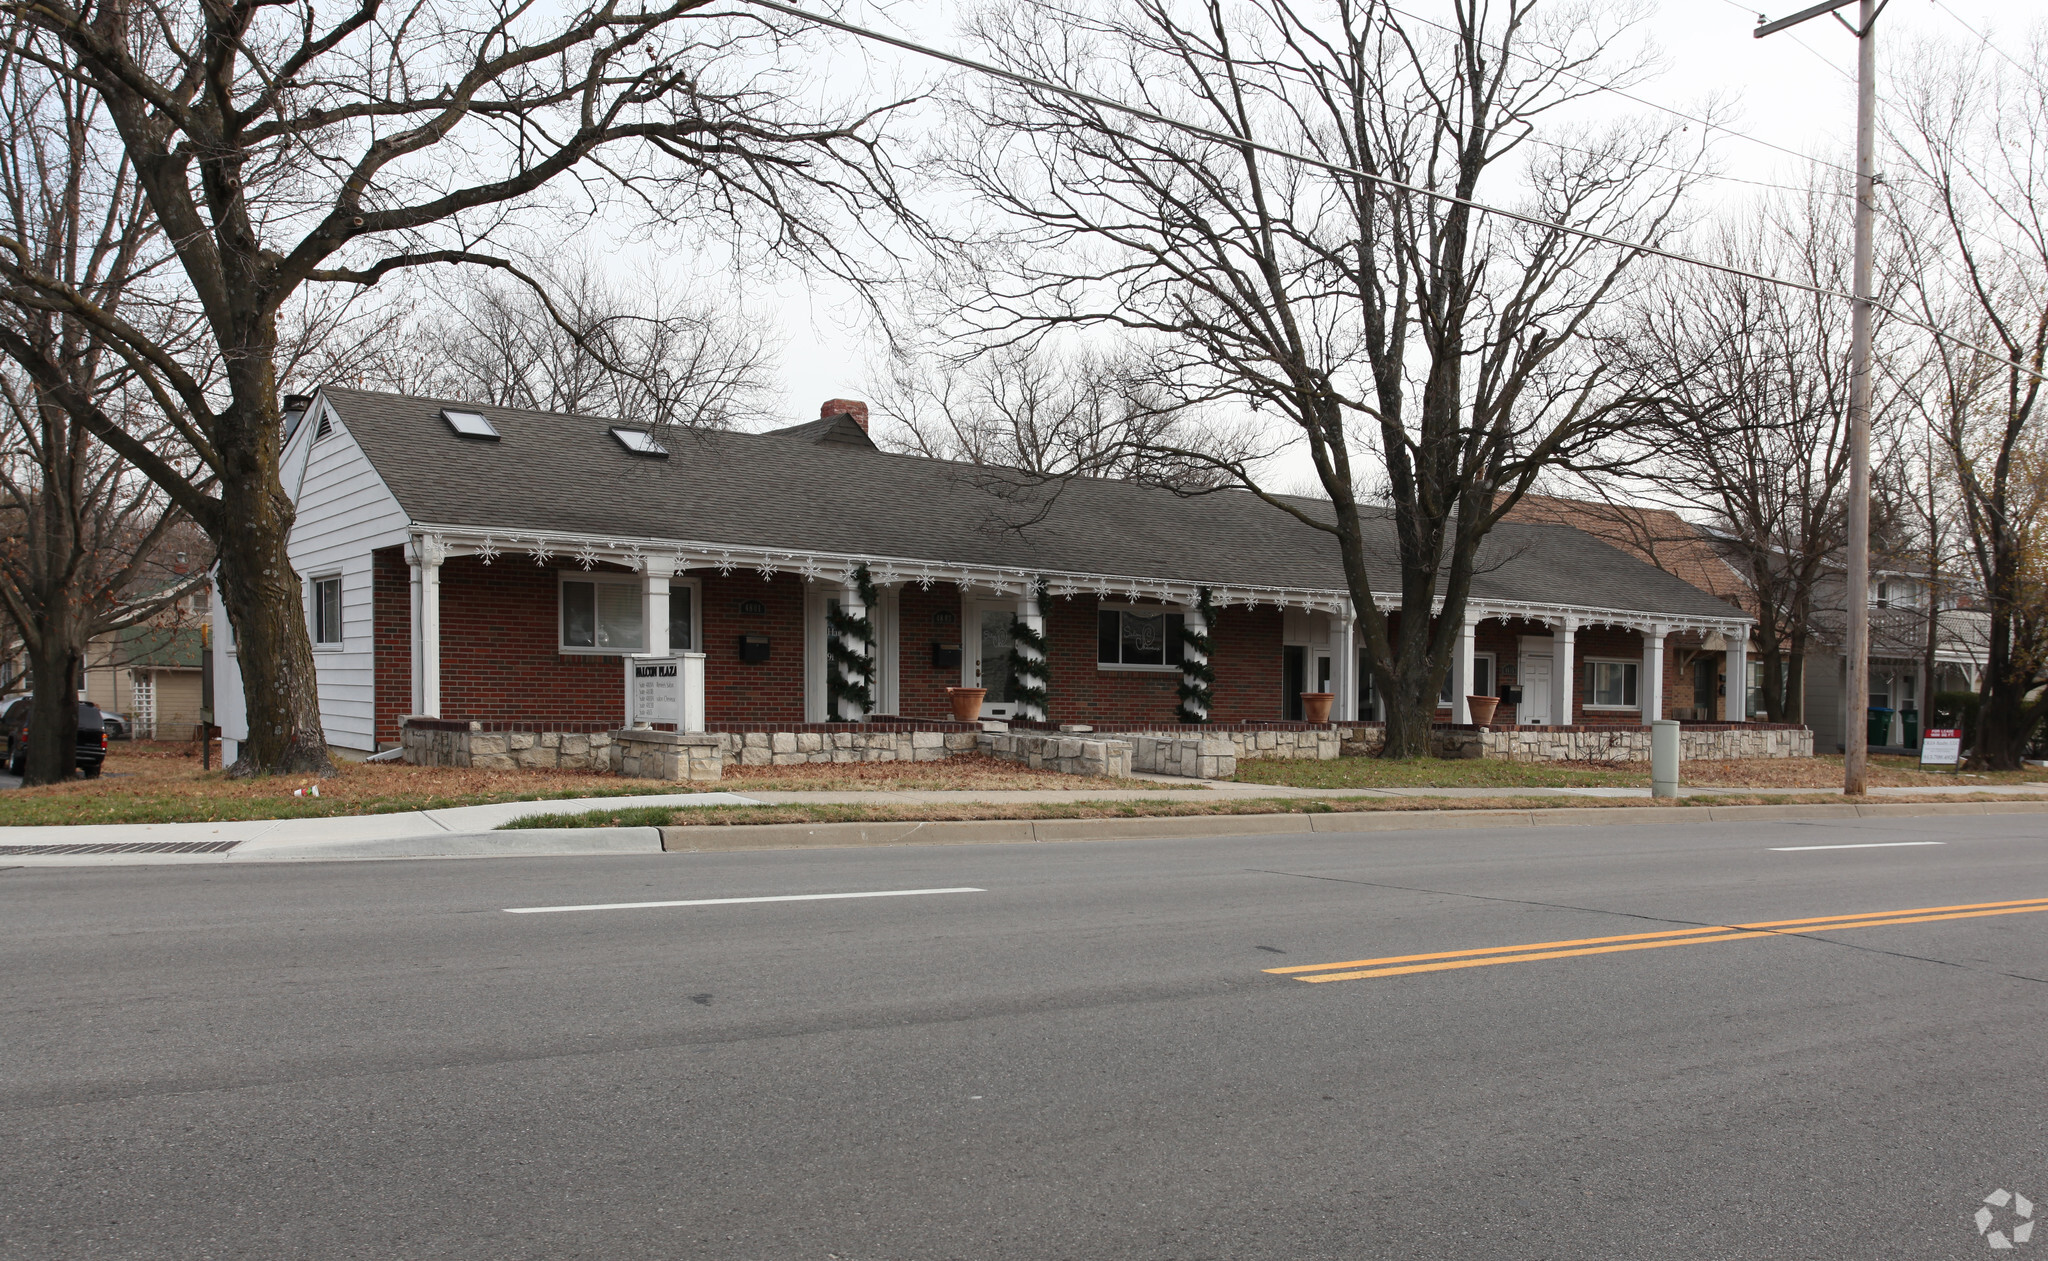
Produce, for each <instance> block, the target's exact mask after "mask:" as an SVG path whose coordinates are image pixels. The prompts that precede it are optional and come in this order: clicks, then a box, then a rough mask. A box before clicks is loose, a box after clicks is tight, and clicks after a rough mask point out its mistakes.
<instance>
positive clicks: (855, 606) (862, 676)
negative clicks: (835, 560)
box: [826, 582, 875, 722]
mask: <svg viewBox="0 0 2048 1261" xmlns="http://www.w3.org/2000/svg"><path fill="white" fill-rule="evenodd" d="M839 608H840V611H841V612H843V613H845V614H846V616H848V617H850V618H852V619H854V620H855V621H859V620H861V619H862V618H865V617H867V616H868V606H867V602H866V601H864V600H863V599H861V594H860V584H859V583H857V582H847V583H843V584H842V585H841V586H840V588H839ZM844 647H845V648H847V649H848V650H849V651H851V652H852V653H853V655H854V656H856V657H860V658H863V659H868V658H870V657H871V656H872V654H873V653H874V645H872V644H868V643H863V642H862V641H860V640H859V639H853V638H849V639H847V640H845V641H844ZM826 651H827V652H828V653H829V652H830V651H831V647H830V640H829V638H828V640H827V646H826ZM870 664H872V663H870ZM841 668H842V669H845V668H847V667H846V666H845V664H844V663H843V662H842V663H841ZM827 673H828V676H829V670H828V672H827ZM873 675H874V671H873V670H872V669H871V668H870V669H865V670H861V671H859V672H858V673H857V674H853V675H850V676H849V677H848V678H847V680H846V681H847V682H848V683H861V682H865V683H866V684H867V686H868V692H869V694H870V695H872V694H873V692H874V687H875V680H874V677H873ZM826 704H827V709H826V717H828V718H829V717H832V716H833V715H832V712H831V711H832V708H834V707H835V706H834V703H833V702H832V701H831V700H830V698H828V699H827V702H826ZM837 706H838V707H841V708H840V712H839V714H838V718H839V721H841V722H862V721H864V720H865V719H866V718H867V716H868V711H867V709H866V707H865V706H862V705H860V704H859V703H857V702H855V701H851V700H842V701H840V702H838V703H837Z"/></svg>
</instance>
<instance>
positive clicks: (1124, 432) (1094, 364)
mask: <svg viewBox="0 0 2048 1261" xmlns="http://www.w3.org/2000/svg"><path fill="white" fill-rule="evenodd" d="M869 394H870V397H872V398H874V399H875V401H876V402H875V406H876V410H877V411H878V412H879V413H880V414H881V415H882V416H883V417H884V418H885V419H886V420H887V421H889V422H891V423H890V424H889V425H888V426H886V427H885V428H884V429H883V431H882V433H881V434H880V436H879V441H880V444H881V445H882V446H883V447H884V448H890V449H895V450H901V451H910V452H915V453H916V454H918V455H922V456H926V457H929V458H932V459H940V460H958V461H961V462H963V463H968V464H977V465H987V466H993V467H997V468H1002V469H1006V470H1019V471H1022V472H1024V473H1027V474H1030V475H1032V476H1034V477H1038V478H1049V479H1056V478H1060V477H1067V476H1074V475H1080V476H1088V477H1113V478H1120V479H1122V480H1125V481H1143V482H1150V483H1153V484H1156V485H1167V486H1174V487H1178V488H1182V489H1191V488H1202V487H1210V486H1215V485H1217V484H1219V483H1220V482H1221V481H1223V480H1224V479H1223V477H1222V475H1221V474H1220V473H1219V472H1218V468H1219V466H1220V465H1222V464H1224V463H1227V462H1230V461H1243V460H1249V459H1251V458H1253V456H1254V453H1255V451H1256V448H1257V443H1256V441H1255V440H1254V436H1253V435H1252V434H1250V433H1248V432H1246V431H1245V430H1244V429H1243V428H1242V427H1241V426H1239V427H1233V426H1221V427H1218V426H1211V425H1204V424H1201V423H1199V422H1198V421H1196V420H1195V419H1194V418H1193V417H1191V416H1188V415H1186V414H1184V413H1183V412H1181V411H1180V410H1179V409H1177V408H1174V407H1172V406H1171V405H1169V404H1168V403H1167V401H1166V400H1165V399H1164V398H1163V397H1162V394H1161V391H1160V389H1159V388H1158V386H1157V385H1156V383H1155V382H1154V381H1153V380H1152V378H1151V377H1150V374H1149V373H1148V372H1147V361H1146V359H1145V358H1144V357H1143V356H1142V355H1139V354H1137V353H1136V352H1134V351H1131V350H1128V349H1124V350H1100V349H1080V350H1070V349H1064V348H1060V347H1056V346H1054V345H1053V344H1051V343H1049V342H1035V343H1013V344H1010V345H1005V346H998V347H996V348H994V349H992V350H989V351H987V352H986V353H983V354H973V355H969V356H967V357H965V358H964V360H963V359H962V358H960V357H958V356H952V355H923V356H914V355H903V356H899V357H897V358H895V359H893V360H891V361H890V364H889V370H888V373H887V376H886V378H885V380H883V381H882V382H880V383H878V384H877V385H876V386H875V387H874V388H872V389H871V390H870V391H869ZM1183 450H1200V451H1203V452H1204V458H1190V457H1188V456H1184V455H1179V454H1177V453H1178V452H1180V451H1183Z"/></svg>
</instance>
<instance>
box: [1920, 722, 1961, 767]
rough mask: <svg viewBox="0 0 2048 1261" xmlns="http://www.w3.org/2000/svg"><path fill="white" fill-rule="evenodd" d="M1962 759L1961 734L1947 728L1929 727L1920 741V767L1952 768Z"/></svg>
mask: <svg viewBox="0 0 2048 1261" xmlns="http://www.w3.org/2000/svg"><path fill="white" fill-rule="evenodd" d="M1962 758H1963V733H1962V732H1960V731H1957V730H1955V729H1953V728H1949V727H1929V728H1928V729H1927V734H1926V735H1925V736H1922V737H1921V739H1920V765H1922V766H1954V765H1956V764H1957V763H1958V762H1961V761H1962Z"/></svg>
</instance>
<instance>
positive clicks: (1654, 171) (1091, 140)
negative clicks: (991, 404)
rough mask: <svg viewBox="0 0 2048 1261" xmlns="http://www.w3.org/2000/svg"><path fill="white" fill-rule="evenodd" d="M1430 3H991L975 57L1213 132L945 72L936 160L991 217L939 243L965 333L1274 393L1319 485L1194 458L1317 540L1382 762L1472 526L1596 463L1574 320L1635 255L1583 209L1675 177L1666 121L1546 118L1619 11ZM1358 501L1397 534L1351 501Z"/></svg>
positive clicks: (1582, 336) (1683, 181)
mask: <svg viewBox="0 0 2048 1261" xmlns="http://www.w3.org/2000/svg"><path fill="white" fill-rule="evenodd" d="M1449 8H1450V10H1451V11H1450V14H1449V15H1448V17H1447V19H1446V24H1445V25H1443V26H1441V27H1439V26H1436V25H1434V24H1431V23H1428V22H1426V21H1422V20H1419V19H1415V18H1412V17H1410V16H1408V15H1406V14H1404V13H1403V12H1402V11H1401V10H1400V9H1398V8H1396V7H1395V6H1393V5H1391V4H1388V3H1382V2H1379V0H1336V3H1335V4H1333V5H1330V6H1322V5H1316V6H1308V5H1304V4H1297V3H1294V2H1293V0H1252V2H1251V3H1246V4H1226V3H1224V0H1133V2H1131V3H1122V4H1115V5H1101V6H1096V7H1092V8H1085V9H1081V10H1079V11H1077V10H1076V9H1074V8H1070V7H1068V6H1067V5H1065V4H1063V3H1057V2H1056V0H1027V2H1026V3H1022V4H1018V5H1006V6H1001V7H991V8H989V9H987V10H985V11H984V12H983V13H982V15H981V16H980V17H979V18H978V19H977V21H976V24H975V28H974V29H975V31H976V33H977V34H978V35H979V37H980V41H981V43H982V45H983V46H984V48H985V49H986V50H987V52H986V55H987V56H989V57H991V58H994V59H997V60H999V61H1000V62H1002V63H1003V64H1004V65H1006V66H1007V67H1009V68H1011V69H1014V70H1015V71H1017V72H1020V73H1022V74H1025V75H1029V76H1032V77H1035V78H1037V79H1040V80H1046V81H1052V82H1055V83H1058V84H1061V85H1064V86H1068V87H1072V88H1075V89H1080V90H1083V91H1087V92H1090V93H1093V94H1096V95H1097V96H1109V97H1117V96H1122V97H1123V98H1125V99H1127V100H1129V101H1130V102H1131V103H1133V104H1137V105H1140V106H1142V107H1144V108H1147V109H1150V110H1154V111H1157V112H1158V113H1161V114H1164V115H1168V116H1171V117H1174V118H1176V119H1178V120H1185V121H1189V122H1193V123H1196V124H1199V125H1200V126H1202V127H1204V128H1206V129H1208V131H1209V134H1208V135H1196V134H1191V133H1190V132H1188V131H1187V130H1185V129H1183V128H1176V127H1170V126H1166V125H1163V124H1156V123H1152V122H1148V121H1145V120H1144V119H1140V118H1133V117H1131V116H1128V115H1126V114H1123V113H1120V112H1117V111H1113V110H1110V109H1108V108H1106V107H1100V106H1097V105H1093V104H1090V103H1087V102H1085V101H1081V100H1076V99H1074V98H1072V97H1070V96H1066V95H1062V94H1057V93H1054V92H1050V91H1044V90H1038V89H1032V88H1022V87H1018V88H1007V87H1006V88H1000V89H991V90H987V91H968V92H966V93H964V94H963V97H962V99H961V101H960V108H961V110H962V112H963V117H964V118H965V119H966V120H967V121H968V122H970V123H971V124H972V132H973V136H974V143H973V145H972V146H971V147H970V148H968V149H967V150H966V151H965V152H962V153H959V154H958V155H956V157H955V160H954V162H953V163H952V169H953V170H954V172H955V173H956V175H957V177H958V178H959V179H960V180H961V181H962V182H963V183H964V184H965V185H966V186H967V187H968V188H970V189H972V190H973V191H974V193H976V194H977V195H978V197H979V198H980V199H981V201H982V202H983V203H984V204H985V205H987V206H990V207H993V208H994V209H995V210H996V211H999V212H1000V213H1001V214H1002V215H1003V216H1005V217H1007V220H1008V221H1009V222H1010V223H1011V224H1013V225H1015V227H1014V230H1013V231H1012V232H1011V235H1010V237H1009V240H1008V248H1007V249H1004V250H991V249H989V248H987V247H986V246H982V247H979V248H978V249H977V251H976V252H975V253H974V255H973V256H972V257H971V258H969V259H967V260H964V261H963V271H964V272H965V275H964V277H963V279H962V282H961V283H962V284H963V285H964V286H965V287H966V292H967V294H968V296H967V298H966V300H964V301H963V303H962V309H963V311H964V313H965V314H966V315H967V316H968V317H969V318H970V319H972V320H973V321H974V322H975V323H976V325H977V326H978V329H979V331H980V332H981V334H982V335H983V336H984V337H985V338H989V339H994V340H1005V339H1007V340H1028V339H1029V338H1031V337H1033V336H1037V335H1041V334H1043V333H1044V332H1045V330H1048V329H1057V328H1061V327H1067V326H1084V327H1085V326H1103V327H1108V328H1116V329H1123V330H1129V331H1132V332H1134V333H1135V334H1137V335H1139V336H1141V337H1146V338H1156V339H1158V342H1159V344H1160V346H1161V347H1162V352H1161V353H1162V356H1163V357H1164V358H1165V359H1166V360H1167V362H1166V364H1165V369H1166V370H1164V371H1162V372H1161V374H1160V379H1161V381H1162V382H1164V383H1167V385H1168V387H1169V388H1172V389H1175V390H1177V391H1179V395H1178V398H1177V400H1176V401H1177V402H1178V403H1180V404H1181V405H1184V406H1190V407H1195V406H1203V405H1208V404H1212V403H1214V402H1215V401H1216V400H1221V399H1228V400H1232V401H1233V402H1235V403H1237V404H1248V405H1249V406H1251V407H1253V408H1258V407H1263V406H1270V407H1272V408H1273V409H1274V410H1275V411H1277V412H1278V414H1279V416H1280V417H1281V418H1282V420H1283V421H1284V422H1285V423H1286V425H1287V426H1288V427H1289V432H1290V433H1291V434H1293V436H1294V437H1295V438H1296V439H1297V440H1299V441H1302V442H1304V443H1305V444H1306V446H1307V448H1308V452H1309V455H1310V457H1311V458H1312V460H1313V462H1314V466H1315V470H1316V474H1317V477H1318V479H1319V480H1320V482H1321V483H1322V485H1323V487H1324V489H1325V491H1326V493H1327V494H1328V498H1329V504H1328V507H1327V509H1324V508H1322V507H1321V506H1320V505H1304V504H1301V503H1298V502H1291V501H1287V500H1285V499H1283V498H1282V497H1281V496H1278V495H1276V494H1273V493H1271V492H1270V491H1268V490H1266V489H1265V488H1263V487H1261V486H1260V485H1259V484H1258V482H1257V480H1256V477H1255V475H1254V473H1255V471H1254V470H1253V469H1251V468H1249V467H1248V466H1246V465H1243V464H1239V463H1232V462H1225V463H1223V464H1221V465H1220V466H1219V467H1221V468H1222V470H1223V471H1224V472H1225V473H1227V474H1228V475H1229V477H1230V478H1231V480H1232V481H1234V482H1235V483H1237V484H1241V485H1244V486H1246V487H1248V488H1250V489H1252V490H1253V491H1254V492H1255V493H1258V494H1261V495H1262V496H1263V497H1265V498H1266V500H1267V501H1268V502H1269V503H1271V504H1273V505H1274V507H1275V508H1276V510H1279V511H1284V512H1288V513H1291V514H1293V515H1294V516H1296V517H1297V518H1299V519H1300V520H1302V521H1303V522H1305V523H1307V524H1309V525H1311V526H1313V527H1314V528H1316V529H1318V530H1322V531H1326V532H1327V533H1329V534H1330V535H1331V536H1332V537H1333V541H1334V542H1335V544H1336V546H1337V549H1338V552H1339V554H1340V555H1341V557H1342V560H1343V565H1344V572H1345V576H1346V580H1347V582H1348V584H1349V587H1350V594H1351V599H1352V602H1353V604H1354V605H1355V607H1356V610H1357V614H1358V619H1359V624H1360V627H1361V630H1362V631H1363V638H1364V641H1365V644H1366V646H1367V648H1368V650H1369V652H1368V657H1369V661H1370V668H1371V671H1372V673H1373V677H1374V680H1375V682H1376V684H1377V687H1378V690H1379V692H1380V694H1381V695H1382V696H1384V697H1386V698H1387V701H1388V710H1387V714H1388V720H1387V742H1386V752H1387V755H1388V756H1390V757H1412V756H1417V755H1420V754H1422V753H1424V752H1426V751H1427V747H1428V727H1429V723H1430V720H1431V715H1432V714H1433V712H1434V709H1435V704H1436V696H1437V694H1438V690H1439V688H1440V686H1441V681H1442V679H1443V677H1444V675H1445V673H1446V671H1447V670H1448V669H1449V667H1450V658H1451V652H1452V648H1453V645H1454V643H1455V637H1456V628H1457V626H1458V625H1459V623H1460V622H1461V621H1462V619H1463V610H1464V606H1465V601H1466V599H1467V596H1468V595H1469V592H1470V589H1471V583H1472V579H1473V576H1474V574H1475V572H1476V570H1477V568H1478V566H1479V561H1478V557H1479V550H1480V544H1481V542H1482V540H1483V539H1484V538H1485V536H1486V534H1487V532H1488V531H1489V530H1490V529H1491V528H1492V527H1493V525H1494V524H1495V523H1496V522H1497V521H1499V520H1500V519H1501V517H1502V516H1503V515H1504V514H1505V513H1506V512H1507V511H1508V510H1509V509H1510V508H1511V507H1512V506H1513V504H1514V502H1515V500H1516V499H1517V498H1518V497H1519V496H1520V495H1521V494H1522V493H1523V492H1524V491H1525V490H1526V489H1527V488H1528V486H1529V485H1530V484H1531V482H1532V481H1533V480H1534V479H1535V478H1536V477H1537V475H1538V474H1539V473H1540V472H1543V471H1545V470H1547V469H1553V468H1557V467H1562V466H1571V465H1574V464H1578V463H1580V462H1582V461H1585V460H1589V459H1597V458H1598V450H1599V447H1600V443H1601V441H1602V440H1604V439H1605V437H1606V436H1607V433H1608V424H1609V421H1610V419H1611V418H1612V417H1614V416H1615V415H1617V414H1618V413H1617V407H1618V406H1619V405H1620V404H1622V403H1623V402H1625V400H1622V399H1620V398H1618V397H1616V396H1615V393H1614V391H1613V388H1612V386H1613V382H1612V381H1611V380H1610V377H1609V372H1608V369H1607V366H1606V362H1605V359H1604V357H1603V356H1602V355H1600V354H1598V353H1595V350H1594V346H1595V342H1596V341H1597V339H1599V338H1600V337H1601V336H1602V335H1604V334H1605V333H1606V332H1607V331H1608V330H1607V329H1606V328H1604V327H1603V325H1602V315H1603V312H1605V311H1607V310H1608V309H1609V307H1610V304H1611V303H1612V302H1613V301H1614V299H1616V298H1617V297H1619V296H1621V295H1622V294H1623V293H1624V292H1625V278H1626V277H1627V275H1628V273H1629V270H1630V268H1631V267H1632V266H1633V265H1634V264H1635V263H1636V262H1637V261H1638V260H1639V258H1640V253H1639V251H1637V250H1634V249H1630V248H1621V247H1614V246H1610V245H1607V244H1602V243H1600V242H1597V241H1595V240H1592V239H1590V238H1588V237H1587V236H1584V235H1580V232H1594V233H1603V234H1612V235H1615V236H1621V237H1628V238H1634V239H1637V240H1643V241H1657V240H1660V239H1663V238H1664V237H1665V236H1666V235H1667V234H1668V233H1669V232H1671V231H1672V230H1674V229H1675V228H1676V227H1677V226H1678V224H1677V220H1676V217H1675V216H1676V213H1677V207H1678V206H1679V204H1680V200H1681V195H1682V193H1683V191H1684V190H1685V188H1686V187H1687V186H1688V182H1689V181H1688V177H1687V176H1686V175H1685V174H1684V173H1683V171H1684V161H1683V159H1682V158H1681V157H1680V156H1679V148H1680V146H1681V144H1682V143H1683V139H1682V137H1680V136H1679V135H1678V134H1677V132H1676V130H1675V129H1674V130H1671V131H1655V130H1649V129H1645V128H1643V127H1640V126H1636V125H1633V124H1625V125H1621V126H1617V127H1614V128H1610V129H1607V130H1603V131H1586V130H1582V129H1571V128H1568V127H1566V126H1565V125H1564V124H1562V123H1554V122H1553V117H1554V115H1555V114H1556V113H1557V112H1558V111H1559V110H1560V108H1561V107H1563V106H1565V105H1567V104H1568V103H1569V102H1571V101H1573V100H1574V99H1576V98H1578V97H1580V96H1582V95H1585V94H1587V93H1591V92H1594V91H1597V90H1599V89H1600V88H1601V87H1605V86H1618V85H1621V84H1624V83H1627V82H1629V81H1631V80H1633V79H1635V78H1636V77H1638V76H1639V75H1640V74H1641V73H1642V71H1643V65H1642V63H1641V62H1639V61H1636V60H1632V59H1629V58H1626V57H1624V56H1622V55H1620V54H1619V53H1618V52H1616V51H1615V45H1614V39H1615V37H1616V36H1617V34H1618V33H1619V32H1620V31H1621V30H1623V29H1624V28H1625V27H1626V25H1627V23H1628V21H1629V19H1630V17H1631V13H1630V12H1628V11H1627V10H1628V6H1622V5H1599V6H1594V5H1571V4H1558V3H1550V4H1544V3H1541V2H1540V0H1505V2H1504V3H1489V2H1487V0H1455V2H1454V3H1453V4H1452V5H1450V6H1449ZM1545 129H1548V130H1547V131H1546V130H1545ZM1540 131H1541V132H1544V134H1542V135H1539V134H1538V133H1539V132H1540ZM1266 145H1271V146H1277V147H1281V148H1284V149H1287V150H1290V151H1293V152H1298V153H1303V154H1306V155H1308V156H1310V157H1311V158H1312V159H1314V163H1303V162H1298V161H1294V160H1290V159H1287V158H1280V157H1275V156H1273V155H1271V154H1270V153H1268V152H1267V151H1265V150H1264V149H1263V148H1262V147H1261V146H1266ZM1316 163H1323V164H1328V165H1317V164H1316ZM1332 168H1336V169H1332ZM1481 198H1490V199H1493V200H1496V201H1507V202H1511V203H1512V204H1513V205H1514V206H1515V207H1517V208H1518V209H1519V210H1520V211H1522V212H1523V213H1525V214H1526V215H1527V216H1528V218H1527V219H1525V220H1513V219H1507V218H1502V217H1499V216H1493V215H1488V214H1484V213H1482V212H1480V211H1479V210H1477V209H1475V207H1474V205H1473V202H1474V201H1475V200H1477V199H1481ZM1574 229H1576V230H1578V231H1574ZM974 264H978V266H977V265H974ZM1170 449H1171V450H1172V451H1173V452H1174V453H1176V454H1180V455H1183V456H1186V457H1188V458H1194V459H1200V458H1204V457H1203V453H1202V452H1200V451H1198V450H1188V449H1185V448H1170ZM1382 512H1383V513H1386V514H1387V515H1389V516H1391V518H1392V524H1393V528H1394V531H1395V535H1396V538H1397V548H1398V555H1397V556H1396V557H1394V558H1392V559H1391V560H1385V559H1383V558H1382V557H1379V556H1375V555H1372V554H1370V553H1369V552H1368V551H1367V548H1366V544H1365V536H1364V532H1363V529H1362V526H1361V521H1362V518H1364V517H1365V516H1368V515H1372V514H1375V513H1382ZM1389 591H1391V592H1392V593H1393V594H1394V599H1393V600H1391V601H1389V602H1388V603H1387V604H1386V605H1382V603H1381V597H1380V596H1379V595H1376V592H1389ZM1432 608H1439V609H1440V612H1439V613H1438V615H1437V617H1436V618H1435V619H1434V620H1432V619H1431V618H1430V616H1429V613H1430V611H1431V610H1432ZM1397 611H1398V615H1397Z"/></svg>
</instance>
